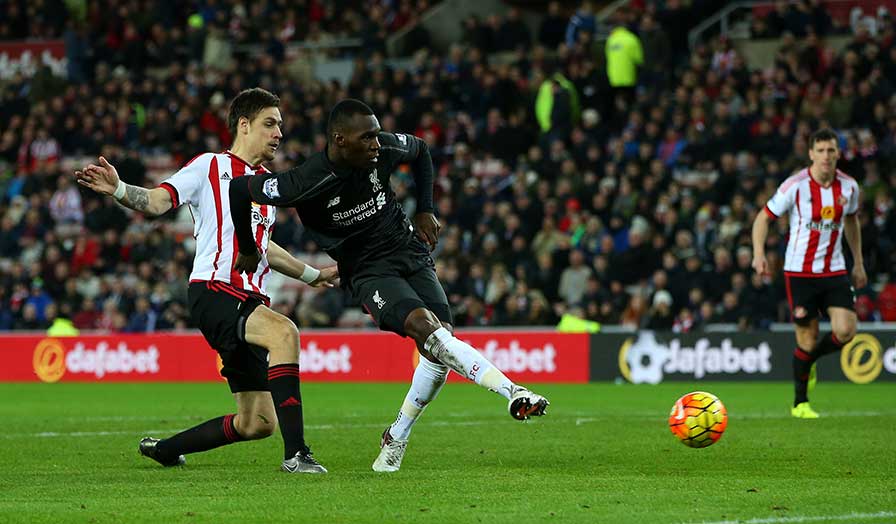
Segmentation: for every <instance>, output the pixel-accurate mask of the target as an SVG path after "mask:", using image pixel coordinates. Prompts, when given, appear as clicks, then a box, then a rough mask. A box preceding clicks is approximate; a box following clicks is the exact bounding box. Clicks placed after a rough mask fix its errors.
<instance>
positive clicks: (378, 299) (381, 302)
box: [373, 289, 386, 309]
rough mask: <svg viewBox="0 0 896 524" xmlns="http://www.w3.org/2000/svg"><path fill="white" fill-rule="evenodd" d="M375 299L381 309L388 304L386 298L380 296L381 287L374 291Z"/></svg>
mask: <svg viewBox="0 0 896 524" xmlns="http://www.w3.org/2000/svg"><path fill="white" fill-rule="evenodd" d="M373 301H374V302H375V303H376V307H378V308H379V309H383V306H385V305H386V299H384V298H383V297H381V296H380V290H379V289H377V290H376V291H374V292H373Z"/></svg>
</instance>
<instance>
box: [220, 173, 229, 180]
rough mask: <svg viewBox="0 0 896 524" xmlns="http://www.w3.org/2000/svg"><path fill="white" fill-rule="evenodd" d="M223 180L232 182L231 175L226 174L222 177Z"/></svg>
mask: <svg viewBox="0 0 896 524" xmlns="http://www.w3.org/2000/svg"><path fill="white" fill-rule="evenodd" d="M221 180H230V173H224V174H223V175H221Z"/></svg>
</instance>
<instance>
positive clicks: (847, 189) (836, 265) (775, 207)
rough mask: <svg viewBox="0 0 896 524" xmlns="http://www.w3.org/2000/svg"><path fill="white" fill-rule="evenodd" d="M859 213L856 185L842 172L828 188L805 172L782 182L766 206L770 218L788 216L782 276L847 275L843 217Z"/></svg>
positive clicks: (857, 188)
mask: <svg viewBox="0 0 896 524" xmlns="http://www.w3.org/2000/svg"><path fill="white" fill-rule="evenodd" d="M858 210H859V184H858V183H857V182H856V181H855V179H854V178H852V177H850V176H848V175H847V174H846V173H843V172H842V171H839V170H838V171H837V174H836V175H835V176H834V181H833V182H832V183H831V185H830V186H829V187H822V186H821V185H820V184H819V183H818V182H816V181H815V179H813V178H812V175H811V173H810V171H809V169H808V168H807V169H803V170H802V171H800V172H798V173H796V174H795V175H793V176H791V177H790V178H788V179H787V180H785V181H784V183H782V184H781V186H780V187H778V190H777V191H776V192H775V195H774V196H773V197H772V198H771V200H769V201H768V204H767V205H766V206H765V212H766V213H768V215H769V216H770V217H772V218H777V217H779V216H781V215H783V214H784V213H790V239H789V240H788V241H787V253H786V254H785V255H784V272H785V273H786V274H790V275H794V276H813V277H818V276H833V275H839V274H844V273H846V262H845V261H844V260H843V249H842V244H843V243H842V242H841V240H840V237H841V236H842V234H841V231H842V230H843V217H844V215H854V214H855V213H857V212H858Z"/></svg>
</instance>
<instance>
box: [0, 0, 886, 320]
mask: <svg viewBox="0 0 896 524" xmlns="http://www.w3.org/2000/svg"><path fill="white" fill-rule="evenodd" d="M437 5H438V2H429V3H427V2H410V1H408V0H401V1H394V0H393V1H388V0H384V1H373V0H366V1H361V0H358V1H340V2H323V1H317V0H306V1H288V2H287V1H286V0H269V1H259V2H243V1H239V0H205V1H201V2H194V1H173V2H149V1H145V0H107V1H92V2H77V1H75V2H62V1H60V0H29V1H28V2H24V1H21V2H19V1H16V0H12V1H6V2H0V12H2V16H0V40H26V39H33V38H43V39H62V40H63V41H64V42H65V53H66V58H67V62H66V65H65V68H64V70H63V71H59V70H54V69H53V68H51V67H49V66H43V67H39V68H38V69H37V71H36V72H35V73H34V74H33V75H31V74H28V75H26V74H23V73H21V72H18V73H17V72H13V73H11V74H7V75H4V76H3V77H0V133H2V134H0V330H13V329H14V330H39V329H45V328H46V327H47V326H48V325H49V323H50V322H52V320H53V319H54V318H56V317H57V316H59V315H64V316H67V317H68V318H71V319H72V320H73V322H74V324H75V325H76V326H77V327H78V328H80V329H100V330H112V331H125V332H146V331H156V330H166V329H184V328H187V327H189V326H190V320H189V314H188V311H187V309H186V306H185V304H186V287H187V286H186V282H187V277H188V275H189V271H190V268H191V264H192V254H193V251H192V250H193V243H192V237H191V236H190V233H191V226H190V217H189V213H188V211H187V210H186V209H183V210H180V211H177V212H172V213H169V214H168V215H166V216H164V217H161V218H158V219H154V220H148V219H146V218H144V217H142V216H140V215H138V214H135V213H131V212H130V211H128V210H125V209H123V208H121V207H120V206H118V205H117V204H116V203H115V202H114V201H113V200H112V199H110V198H100V197H98V196H97V195H94V194H92V193H90V192H89V191H86V190H83V189H82V188H80V187H78V186H77V185H75V184H73V183H72V180H73V178H72V174H71V173H72V170H73V169H74V168H76V167H79V166H80V165H82V163H83V162H85V161H90V160H92V159H94V158H96V156H97V155H99V154H103V155H105V156H106V157H107V158H109V159H110V160H111V161H112V162H113V163H114V164H115V165H116V166H117V167H118V171H119V173H120V174H121V176H122V178H123V179H124V180H125V181H126V182H128V183H131V184H139V185H144V186H147V187H150V186H154V185H156V184H157V183H158V182H160V181H161V180H162V179H164V178H165V177H166V176H168V175H170V174H171V173H173V172H174V171H175V170H176V169H177V168H178V167H179V166H180V165H182V164H183V163H184V162H185V161H186V160H188V159H189V158H191V157H193V156H195V155H196V154H199V153H202V152H205V151H222V150H224V149H226V148H227V147H228V146H229V145H230V140H231V137H230V135H229V132H228V130H227V128H226V124H225V121H226V112H227V107H228V103H229V100H230V99H231V98H232V97H233V96H234V95H235V94H236V93H238V92H239V91H240V90H242V89H244V88H247V87H251V86H261V87H264V88H266V89H269V90H271V91H273V92H275V93H277V94H278V95H279V96H280V97H281V100H282V105H281V111H282V113H283V115H284V120H285V122H284V135H285V139H284V140H285V141H284V144H283V145H282V146H281V148H280V152H279V153H278V158H277V159H276V160H275V161H274V162H273V165H271V166H269V167H270V168H271V169H272V170H279V169H285V168H288V167H291V166H293V165H295V164H297V163H299V162H301V161H302V160H303V159H304V158H306V157H307V156H309V155H310V154H311V153H312V152H314V151H316V150H319V149H321V148H322V147H323V144H324V143H325V137H324V127H325V124H326V118H327V112H328V109H329V108H330V107H331V106H332V104H333V103H335V101H337V100H339V99H341V98H344V97H348V96H352V97H356V98H360V99H362V100H364V101H365V102H367V103H368V104H369V105H371V107H373V108H374V110H375V111H376V113H377V115H378V117H379V118H380V122H381V125H382V127H383V128H384V130H387V131H400V132H412V133H414V134H416V135H417V136H420V137H422V138H424V139H425V140H426V141H427V142H428V143H429V145H430V148H431V150H432V154H433V160H434V163H435V167H436V172H437V176H436V182H435V185H436V188H435V196H436V203H437V213H438V216H439V218H440V220H441V221H442V224H443V230H442V231H443V233H442V237H441V240H440V242H439V245H438V247H437V249H436V252H435V257H436V260H437V270H438V275H439V278H440V279H441V281H442V283H443V285H444V287H445V290H446V292H447V293H448V295H449V299H450V301H451V304H452V305H453V308H454V315H455V319H456V324H457V325H458V326H492V325H499V326H503V325H553V324H556V323H557V321H558V319H559V318H560V316H561V315H563V314H564V313H571V314H574V315H577V316H579V317H581V318H585V319H588V320H593V321H596V322H600V323H601V324H605V325H613V324H621V325H623V326H628V327H633V328H634V327H646V328H651V329H670V330H676V331H680V332H684V331H688V330H690V329H694V328H696V327H700V326H703V325H705V324H708V323H728V324H734V325H737V326H738V327H739V328H740V329H752V328H765V327H768V326H769V325H770V324H771V323H772V322H786V321H788V315H789V313H788V310H787V304H786V297H785V292H784V285H783V274H782V271H781V266H782V263H783V249H784V246H785V245H786V234H787V231H786V229H787V228H786V225H787V221H786V220H779V221H778V222H777V224H776V227H775V228H774V229H773V231H772V232H771V234H770V238H769V259H770V263H771V266H772V270H773V276H772V277H770V278H763V277H759V276H757V275H755V274H753V273H752V271H751V268H750V262H751V257H752V252H751V248H750V227H751V224H752V220H753V217H754V216H755V213H756V212H757V210H760V209H761V208H762V206H764V204H765V202H766V201H767V200H768V198H769V197H770V196H771V195H772V194H773V192H774V190H775V188H776V187H777V185H778V184H779V183H780V182H781V181H782V180H784V179H785V178H786V177H787V176H789V175H790V174H791V173H793V172H794V171H796V170H798V169H801V168H803V167H805V166H806V165H807V159H808V155H807V150H808V149H807V137H808V136H809V134H810V133H811V132H812V131H814V130H815V129H817V128H819V127H822V126H830V127H832V128H833V129H835V130H836V131H837V132H838V134H839V136H840V141H841V152H842V159H841V163H840V169H842V170H843V171H845V172H846V173H848V174H850V175H851V176H853V177H855V178H856V179H858V180H859V182H860V185H861V187H862V208H861V212H860V218H861V223H862V237H863V251H864V259H865V264H866V270H867V272H868V275H869V279H870V283H869V285H868V286H867V287H866V288H864V289H859V290H857V293H858V301H857V304H856V306H857V311H858V314H859V318H860V320H863V321H868V320H887V321H894V320H896V282H891V281H890V280H891V268H892V267H894V263H896V260H894V257H893V242H894V240H896V211H894V201H893V195H892V191H891V188H892V182H893V180H892V173H893V172H894V168H896V95H894V93H896V45H894V44H896V42H894V36H896V32H894V23H893V19H892V17H891V16H890V14H889V12H888V11H887V10H886V9H877V10H866V11H862V10H861V9H859V11H858V12H856V11H854V10H853V11H851V12H848V13H846V14H845V15H843V16H841V15H839V14H837V13H833V14H832V13H831V12H829V10H828V9H827V8H826V5H825V3H824V2H821V1H819V0H811V1H810V0H805V1H801V2H796V3H792V2H778V3H777V5H775V6H772V7H770V8H769V9H764V10H754V12H753V13H751V15H750V16H749V19H748V20H747V23H748V25H749V31H750V35H751V36H752V37H753V38H756V39H759V38H768V39H772V40H770V41H772V42H774V47H772V48H771V50H770V51H771V53H772V54H773V59H771V60H768V63H766V64H754V63H751V62H750V61H749V60H748V58H747V57H746V56H744V54H743V53H741V52H740V51H739V50H738V49H737V46H735V45H734V44H733V42H732V41H731V40H730V39H728V38H726V37H724V36H723V37H719V36H707V37H705V38H703V39H701V40H699V41H697V42H689V41H688V33H689V31H690V30H691V29H692V28H693V27H694V26H695V25H696V24H697V23H698V22H699V21H700V20H701V19H702V18H705V17H706V16H708V15H709V14H712V13H713V12H714V11H716V10H717V9H718V5H716V3H715V2H712V1H701V0H692V1H690V2H687V1H679V0H665V1H632V2H630V3H629V5H627V6H625V7H623V8H622V9H618V10H616V11H614V12H613V13H612V14H611V15H610V16H609V17H608V18H603V19H601V18H598V17H597V16H596V12H597V9H596V7H597V6H595V5H594V4H593V3H592V2H582V3H580V4H571V3H570V4H564V3H560V2H549V3H547V5H546V7H545V8H544V9H542V10H541V12H540V17H539V20H538V22H537V23H535V24H533V23H526V22H525V21H524V15H525V14H526V12H525V11H522V10H521V9H520V8H517V7H513V6H507V8H506V9H504V10H503V12H502V13H501V14H499V15H491V16H488V17H483V18H479V17H476V16H470V17H468V18H467V19H465V20H463V22H462V31H463V38H462V39H461V40H460V41H458V42H457V43H455V44H452V45H450V46H448V47H447V48H445V49H441V50H440V49H438V47H437V46H435V45H433V44H432V38H431V35H430V34H429V32H428V31H427V30H426V28H425V27H424V26H423V25H422V24H420V23H419V21H420V19H421V17H424V16H426V13H427V11H428V10H429V9H431V8H432V7H433V6H437ZM396 31H402V32H406V33H407V35H406V38H405V40H404V46H403V47H402V48H401V49H400V50H399V51H398V52H399V54H401V55H404V57H405V59H404V60H403V61H401V63H400V65H396V63H395V62H394V61H392V60H390V59H391V58H393V57H390V56H387V48H386V39H387V37H388V36H389V35H390V34H393V33H395V32H396ZM834 37H838V38H840V39H841V40H843V39H845V45H844V46H841V48H839V49H836V50H835V49H834V48H832V47H830V46H829V45H828V43H827V42H828V40H829V39H831V38H834ZM296 43H301V44H300V45H295V44H296ZM328 59H350V60H353V64H354V69H353V72H352V75H351V77H350V78H349V79H348V80H347V81H345V82H340V81H338V80H327V81H321V80H318V79H317V78H316V77H315V75H314V73H313V67H312V66H313V64H315V63H318V62H320V61H322V60H328ZM393 189H394V190H395V192H396V194H397V195H398V197H399V199H400V200H401V201H402V202H403V205H404V206H405V209H406V211H407V212H408V213H413V209H414V206H415V202H414V197H413V195H414V188H413V178H412V177H411V176H410V173H408V172H407V171H406V170H401V171H400V172H398V173H395V175H394V176H393ZM273 239H274V240H275V241H276V242H278V243H279V244H280V245H282V246H284V247H287V248H288V249H290V250H291V251H292V252H293V253H295V254H297V255H298V256H299V257H300V258H305V259H308V260H310V261H312V262H314V263H315V264H318V265H323V264H326V260H327V258H326V256H325V255H324V254H322V253H320V252H319V251H318V249H317V248H316V246H315V245H314V244H313V243H312V242H309V241H307V240H306V239H305V236H304V232H303V229H302V225H301V223H300V222H299V220H298V217H297V216H296V215H295V213H294V211H292V210H279V211H278V214H277V223H276V226H275V229H274V235H273ZM848 251H849V250H848V249H846V250H844V252H845V253H847V254H848ZM271 285H272V287H271V295H272V299H273V307H274V308H275V309H277V310H278V311H281V312H282V313H284V314H286V315H287V316H289V317H291V318H293V319H294V320H296V321H297V323H298V324H299V325H300V326H304V327H309V326H312V327H335V326H353V327H356V326H364V325H369V320H368V319H367V318H366V317H365V316H364V315H363V314H361V312H360V310H359V309H358V308H357V306H356V305H354V304H351V303H349V302H347V297H346V296H345V295H344V294H343V293H342V292H341V291H340V290H316V289H311V288H308V287H307V286H303V285H301V284H298V283H295V282H287V281H286V279H282V278H281V279H276V280H274V281H272V282H271Z"/></svg>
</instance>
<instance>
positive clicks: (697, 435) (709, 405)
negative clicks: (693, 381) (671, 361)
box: [669, 391, 728, 448]
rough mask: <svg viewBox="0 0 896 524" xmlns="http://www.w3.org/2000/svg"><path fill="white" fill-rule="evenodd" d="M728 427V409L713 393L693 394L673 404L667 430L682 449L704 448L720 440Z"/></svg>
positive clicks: (701, 392) (700, 392)
mask: <svg viewBox="0 0 896 524" xmlns="http://www.w3.org/2000/svg"><path fill="white" fill-rule="evenodd" d="M727 426H728V410H726V409H725V405H724V404H722V401H721V400H719V399H718V397H716V396H715V395H713V394H712V393H707V392H705V391H694V392H691V393H688V394H687V395H684V396H682V397H681V398H680V399H678V400H676V401H675V405H674V406H672V411H671V412H670V413H669V429H671V430H672V434H673V435H675V436H676V437H678V438H679V440H681V443H682V444H684V445H685V446H689V447H692V448H705V447H706V446H711V445H713V444H715V443H716V442H718V441H719V439H720V438H722V433H724V432H725V428H726V427H727Z"/></svg>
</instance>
